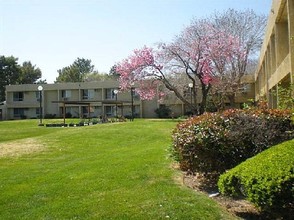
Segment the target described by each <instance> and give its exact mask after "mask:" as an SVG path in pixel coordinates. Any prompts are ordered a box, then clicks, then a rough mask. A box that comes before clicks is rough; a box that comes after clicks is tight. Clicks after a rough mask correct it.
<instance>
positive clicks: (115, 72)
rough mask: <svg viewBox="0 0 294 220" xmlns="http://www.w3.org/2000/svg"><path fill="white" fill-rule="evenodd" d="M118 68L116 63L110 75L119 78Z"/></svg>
mask: <svg viewBox="0 0 294 220" xmlns="http://www.w3.org/2000/svg"><path fill="white" fill-rule="evenodd" d="M116 68H117V66H116V65H113V66H112V67H111V68H110V71H109V75H110V76H113V77H115V78H118V77H119V73H118V72H117V71H116Z"/></svg>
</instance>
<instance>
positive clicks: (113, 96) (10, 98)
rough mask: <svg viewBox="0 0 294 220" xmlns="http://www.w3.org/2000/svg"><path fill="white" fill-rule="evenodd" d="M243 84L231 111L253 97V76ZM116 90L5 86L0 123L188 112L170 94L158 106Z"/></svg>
mask: <svg viewBox="0 0 294 220" xmlns="http://www.w3.org/2000/svg"><path fill="white" fill-rule="evenodd" d="M244 81H245V82H246V83H248V84H247V86H246V88H245V89H244V90H243V91H240V93H238V94H236V95H237V96H236V103H237V104H236V106H234V107H241V105H242V104H243V103H244V102H247V101H248V99H252V98H253V97H254V86H253V85H254V84H253V83H254V81H253V75H246V76H245V77H244ZM40 86H41V87H40ZM39 87H40V88H41V90H39V89H40V88H39ZM118 87H119V84H118V81H115V80H106V81H98V82H83V83H82V82H81V83H57V84H42V85H40V84H24V85H9V86H6V101H5V102H4V103H2V105H0V116H1V117H0V120H11V119H24V118H39V117H40V116H42V118H44V117H45V118H48V117H49V118H50V117H52V116H54V117H59V118H62V117H76V118H88V117H89V118H93V117H100V116H108V117H115V116H121V115H122V116H125V117H126V116H129V117H131V116H132V114H133V116H134V117H137V118H156V117H157V114H156V113H155V110H156V109H157V108H159V106H160V105H165V106H168V107H169V108H170V109H171V116H173V117H178V116H181V115H185V114H186V113H188V112H190V109H189V107H187V106H185V105H184V104H183V103H182V102H181V101H180V100H179V99H178V98H177V97H176V96H175V95H174V94H169V95H167V96H166V97H165V99H164V100H162V101H161V102H158V97H155V99H154V100H151V101H147V100H140V98H139V96H138V95H137V94H136V93H135V92H134V89H135V88H133V90H132V91H133V92H131V91H124V92H121V91H119V90H118ZM187 88H188V85H187ZM116 92H117V93H116ZM196 94H197V96H196V99H197V103H200V102H201V99H202V97H201V91H200V90H199V91H198V92H197V93H196ZM186 96H187V97H186V98H187V99H190V98H192V97H191V92H189V90H187V94H186ZM0 104H1V103H0ZM228 107H229V106H228ZM132 109H133V113H132ZM41 114H42V115H41Z"/></svg>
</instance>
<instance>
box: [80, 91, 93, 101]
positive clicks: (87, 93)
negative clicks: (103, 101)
mask: <svg viewBox="0 0 294 220" xmlns="http://www.w3.org/2000/svg"><path fill="white" fill-rule="evenodd" d="M82 93H83V99H93V98H94V89H83V90H82Z"/></svg>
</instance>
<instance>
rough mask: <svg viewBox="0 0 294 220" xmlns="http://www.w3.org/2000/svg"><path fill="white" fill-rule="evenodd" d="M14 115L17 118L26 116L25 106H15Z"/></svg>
mask: <svg viewBox="0 0 294 220" xmlns="http://www.w3.org/2000/svg"><path fill="white" fill-rule="evenodd" d="M13 116H14V117H15V118H18V117H21V118H24V117H25V109H24V108H14V109H13Z"/></svg>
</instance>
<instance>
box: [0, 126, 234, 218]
mask: <svg viewBox="0 0 294 220" xmlns="http://www.w3.org/2000/svg"><path fill="white" fill-rule="evenodd" d="M37 124H38V122H37V120H24V121H9V122H0V150H1V145H2V146H3V145H5V144H9V143H11V142H12V141H15V140H17V144H18V145H19V144H21V143H22V141H24V143H26V142H25V140H26V139H27V138H30V140H35V141H33V142H32V143H33V144H34V143H35V142H37V143H42V144H43V145H42V146H43V147H42V149H41V150H39V151H36V152H34V151H32V152H30V153H29V154H23V155H18V156H11V155H8V156H2V157H0V219H235V217H233V216H231V215H230V214H228V213H227V212H226V211H225V210H224V209H223V208H221V207H220V206H218V204H216V203H215V202H214V201H213V200H211V199H209V198H208V197H207V196H205V195H203V194H200V193H196V192H194V191H192V190H190V189H188V188H187V187H185V186H183V185H181V181H179V180H178V179H179V178H178V177H179V172H178V171H176V170H174V169H173V168H172V166H171V164H172V160H171V159H169V158H168V152H167V149H168V146H169V145H170V144H171V131H172V129H173V128H174V126H175V125H176V122H174V121H168V120H166V121H162V120H160V121H159V120H135V121H134V122H126V123H113V124H99V125H95V126H88V127H76V128H46V127H38V126H37ZM12 143H14V142H12ZM23 147H30V145H28V144H26V146H23Z"/></svg>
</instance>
